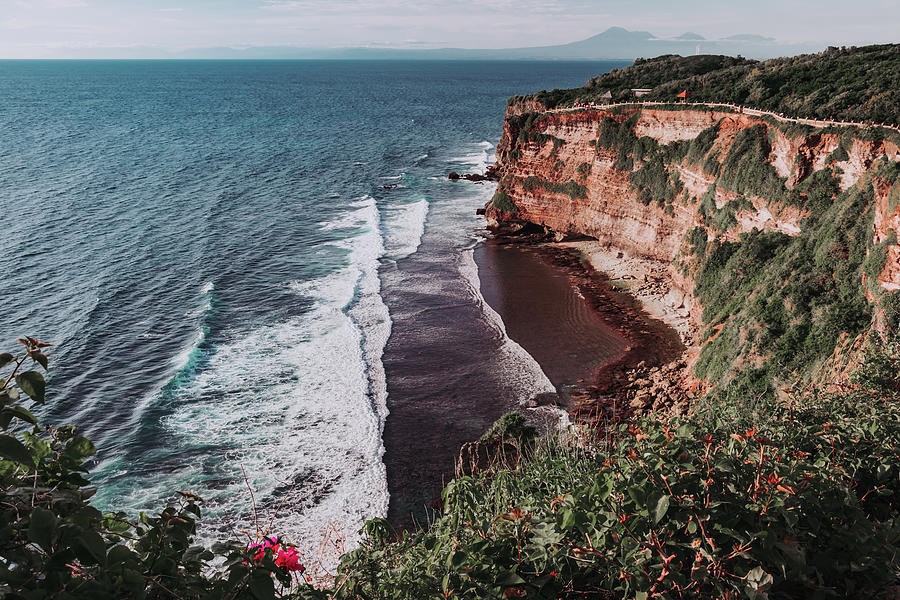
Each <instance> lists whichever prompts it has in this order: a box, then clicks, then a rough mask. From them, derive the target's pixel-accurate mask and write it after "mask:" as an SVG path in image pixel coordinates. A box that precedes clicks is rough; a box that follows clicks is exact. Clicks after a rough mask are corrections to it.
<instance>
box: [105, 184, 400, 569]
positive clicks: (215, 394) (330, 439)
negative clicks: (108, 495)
mask: <svg viewBox="0 0 900 600" xmlns="http://www.w3.org/2000/svg"><path fill="white" fill-rule="evenodd" d="M351 207H352V208H353V210H351V211H349V212H348V213H346V214H344V215H343V216H341V217H339V218H337V219H336V220H335V222H334V223H332V224H330V225H331V226H332V228H354V229H356V230H358V233H357V234H355V235H353V236H352V237H348V238H347V239H345V240H341V241H339V242H335V243H334V245H336V246H339V247H342V248H345V249H347V250H348V252H349V260H348V266H346V267H345V268H343V269H341V270H339V271H337V272H334V273H331V274H329V275H326V276H325V277H322V278H320V279H318V280H315V281H306V282H302V283H296V284H291V285H290V287H291V289H292V290H293V291H295V292H296V293H297V294H298V295H303V296H306V297H308V298H309V299H311V300H313V308H312V309H311V310H310V311H308V312H307V313H305V314H302V315H300V316H296V317H293V318H291V319H289V320H287V321H285V322H281V323H277V324H272V325H266V326H261V327H258V328H256V329H253V330H251V331H249V332H243V333H239V334H237V333H236V334H235V336H234V339H233V341H231V342H229V343H225V344H222V345H219V346H217V347H216V348H215V352H214V353H212V354H211V355H210V356H209V357H208V362H207V363H206V364H205V366H204V368H203V369H202V370H201V371H199V372H198V373H196V375H194V376H193V378H192V379H190V380H189V381H186V382H184V383H183V385H179V386H178V387H177V388H176V389H174V390H172V391H171V396H170V399H169V400H168V402H170V403H171V405H172V407H173V408H172V411H171V413H170V416H168V417H167V418H166V419H165V420H164V422H163V425H164V430H165V432H166V435H171V436H172V437H173V438H174V439H177V440H178V447H179V454H177V455H173V454H168V453H161V454H160V456H159V461H158V462H159V463H163V464H165V463H169V465H168V466H167V467H165V468H160V470H159V471H156V472H149V473H147V474H146V475H145V476H144V477H142V482H141V483H142V485H141V486H139V487H137V488H135V489H134V490H133V491H131V492H130V493H129V496H128V497H126V498H122V499H121V501H122V503H123V504H125V505H126V506H131V507H133V508H145V507H147V506H152V505H155V504H156V502H157V499H158V498H160V497H165V496H166V495H168V494H169V493H170V492H171V490H172V489H191V490H193V491H197V492H200V493H202V495H204V496H205V497H206V498H207V501H208V506H209V507H210V508H211V509H212V512H213V515H212V522H213V523H218V526H219V527H220V528H221V527H222V526H224V519H225V518H226V517H228V518H230V520H231V521H232V522H234V523H235V524H236V526H237V527H238V528H239V529H248V530H251V531H252V530H253V528H254V524H253V523H252V521H251V520H250V510H249V508H250V497H249V493H248V492H247V490H246V488H245V486H244V482H243V479H242V477H243V475H242V472H241V467H243V468H244V469H245V471H246V474H247V477H248V479H249V482H250V484H251V486H252V487H253V489H254V492H255V494H256V499H257V502H258V503H260V504H261V505H262V509H261V510H260V513H261V515H266V518H265V519H263V520H265V521H266V522H264V523H262V524H263V525H266V524H267V522H268V517H269V516H270V515H271V514H272V513H273V511H274V510H275V509H276V508H277V507H279V506H281V510H279V511H278V513H277V515H275V517H274V519H273V521H272V529H271V532H272V533H273V534H275V535H282V536H284V537H285V538H286V539H288V540H290V541H291V542H293V543H296V544H297V545H298V547H299V548H300V549H301V551H302V552H303V553H304V556H306V557H307V560H309V558H311V557H312V556H313V555H314V554H315V551H316V550H317V548H318V546H319V543H320V542H321V540H322V533H323V529H324V527H325V526H326V524H328V523H333V524H336V525H337V526H338V527H339V528H340V529H342V530H343V532H344V534H345V535H346V536H347V537H346V541H347V545H348V547H347V549H352V547H353V546H355V544H356V543H357V542H358V539H357V533H356V532H357V531H358V530H359V528H360V527H361V525H362V524H363V522H364V521H365V520H367V519H370V518H373V517H379V516H381V517H383V516H385V515H386V514H387V506H388V491H387V475H386V472H385V467H384V463H383V461H382V456H383V454H384V446H383V443H382V435H381V434H382V430H383V427H384V420H385V418H386V417H387V386H386V380H385V373H384V367H383V365H382V361H381V358H382V353H383V350H384V345H385V343H386V342H387V339H388V337H389V335H390V329H391V321H390V317H389V315H388V310H387V307H386V306H385V304H384V302H383V301H382V299H381V296H380V281H379V278H378V266H379V258H380V257H381V256H382V254H383V253H384V244H383V241H382V236H381V230H380V218H379V213H378V209H377V207H376V205H375V201H374V199H373V198H371V197H368V196H367V197H365V198H362V199H360V200H358V201H356V202H354V203H353V204H351ZM227 336H228V334H227V332H225V337H227ZM114 462H115V461H114ZM102 468H103V469H104V470H108V471H111V472H115V471H117V470H121V469H122V468H123V465H120V464H104V465H102ZM329 566H331V567H333V566H334V565H333V564H331V565H329Z"/></svg>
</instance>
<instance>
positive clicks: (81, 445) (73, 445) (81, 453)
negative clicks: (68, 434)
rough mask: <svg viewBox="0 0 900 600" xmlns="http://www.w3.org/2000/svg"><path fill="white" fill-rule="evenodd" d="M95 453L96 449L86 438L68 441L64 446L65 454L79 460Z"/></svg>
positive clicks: (79, 437) (78, 437)
mask: <svg viewBox="0 0 900 600" xmlns="http://www.w3.org/2000/svg"><path fill="white" fill-rule="evenodd" d="M96 452H97V447H96V446H94V443H93V442H91V440H89V439H87V438H86V437H82V436H80V435H79V436H77V437H74V438H72V439H71V440H69V442H68V443H67V444H66V449H65V453H66V454H70V455H75V456H77V457H79V458H86V457H88V456H92V455H93V454H95V453H96Z"/></svg>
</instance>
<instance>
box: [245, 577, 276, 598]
mask: <svg viewBox="0 0 900 600" xmlns="http://www.w3.org/2000/svg"><path fill="white" fill-rule="evenodd" d="M250 593H251V594H253V597H254V598H256V600H272V599H273V598H274V597H275V583H274V582H273V581H272V577H271V576H270V575H269V574H268V573H256V574H254V575H253V578H252V579H251V580H250Z"/></svg>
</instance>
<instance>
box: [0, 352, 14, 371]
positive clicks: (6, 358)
mask: <svg viewBox="0 0 900 600" xmlns="http://www.w3.org/2000/svg"><path fill="white" fill-rule="evenodd" d="M14 360H16V357H15V356H13V355H12V354H10V353H9V352H4V353H3V354H0V368H3V367H5V366H6V365H8V364H9V363H11V362H13V361H14Z"/></svg>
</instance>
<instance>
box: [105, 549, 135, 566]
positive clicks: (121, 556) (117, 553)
mask: <svg viewBox="0 0 900 600" xmlns="http://www.w3.org/2000/svg"><path fill="white" fill-rule="evenodd" d="M138 560H139V559H138V555H137V554H135V553H134V552H132V551H131V550H129V549H128V548H126V547H125V546H123V545H121V544H118V545H116V546H113V547H112V548H110V549H109V566H111V567H113V566H116V565H122V564H125V563H136V562H137V561H138Z"/></svg>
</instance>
